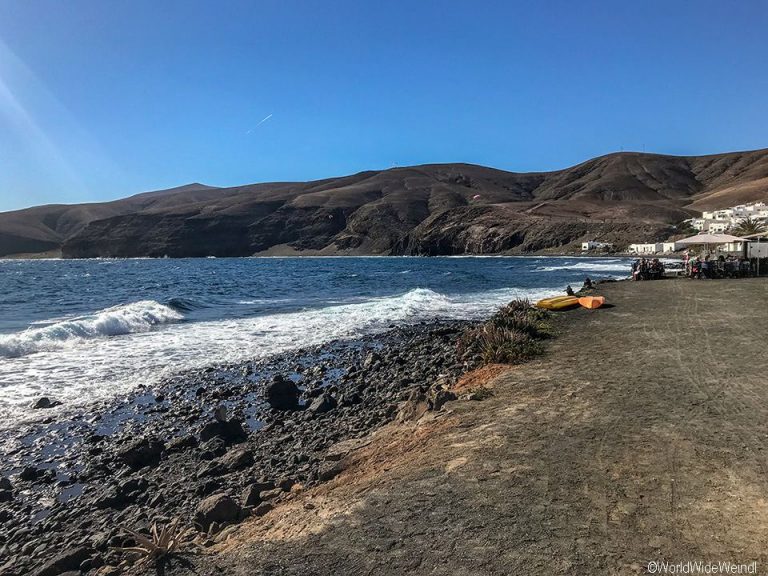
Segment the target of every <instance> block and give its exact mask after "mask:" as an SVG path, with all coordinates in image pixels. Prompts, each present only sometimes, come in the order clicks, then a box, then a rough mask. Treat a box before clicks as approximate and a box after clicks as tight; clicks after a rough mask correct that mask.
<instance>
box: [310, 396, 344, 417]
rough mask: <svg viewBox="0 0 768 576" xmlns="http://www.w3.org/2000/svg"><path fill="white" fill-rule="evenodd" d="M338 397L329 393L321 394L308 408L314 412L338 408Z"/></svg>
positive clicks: (318, 412) (319, 412)
mask: <svg viewBox="0 0 768 576" xmlns="http://www.w3.org/2000/svg"><path fill="white" fill-rule="evenodd" d="M336 405H337V402H336V399H335V398H334V397H333V396H331V395H330V394H328V393H325V394H321V395H320V396H318V397H317V398H315V399H314V400H313V401H312V404H310V405H309V408H307V410H308V411H309V412H312V413H313V414H323V413H325V412H330V411H331V410H333V409H334V408H336Z"/></svg>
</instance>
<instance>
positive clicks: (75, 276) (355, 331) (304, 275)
mask: <svg viewBox="0 0 768 576" xmlns="http://www.w3.org/2000/svg"><path fill="white" fill-rule="evenodd" d="M628 274H629V260H628V259H621V258H613V259H597V258H560V257H546V258H545V257H541V258H539V257H531V258H528V257H526V258H513V257H509V258H507V257H488V258H471V257H468V258H244V259H189V260H140V259H139V260H82V261H72V260H70V261H66V260H65V261H57V260H41V261H33V260H0V428H3V427H8V426H12V425H13V424H14V423H16V422H18V421H21V420H29V419H34V418H35V417H38V418H39V417H41V416H42V412H45V411H32V410H30V409H29V405H30V403H31V402H32V401H33V400H34V399H35V398H38V397H40V396H43V395H46V396H51V397H53V398H55V399H57V400H60V401H62V402H63V405H64V406H63V408H62V409H66V408H67V407H73V406H81V405H83V404H86V403H89V402H92V401H94V400H101V399H105V398H109V397H112V396H115V395H118V394H122V393H125V392H129V391H130V390H131V389H133V388H134V387H136V386H137V385H139V384H148V385H151V384H153V383H155V382H157V381H158V380H159V379H161V378H162V377H163V376H166V375H170V374H173V373H175V372H179V371H181V370H185V369H189V368H198V367H203V366H206V365H210V364H219V363H227V362H237V361H241V360H247V359H253V358H260V357H265V356H268V355H271V354H275V353H278V352H281V351H285V350H290V349H296V348H300V347H304V346H309V345H316V344H321V343H324V342H327V341H330V340H334V339H339V338H354V337H357V336H362V335H366V334H373V333H376V332H382V331H385V330H387V329H388V328H389V327H390V326H391V325H393V324H395V325H402V324H408V323H416V322H419V321H422V320H430V319H436V318H452V319H473V318H482V317H484V316H486V315H488V314H490V313H491V312H493V310H494V309H495V308H497V307H498V306H500V305H502V304H504V303H506V302H508V301H509V300H511V299H513V298H516V297H527V298H530V299H537V298H540V297H544V296H549V295H554V294H558V293H562V292H563V290H564V289H565V286H566V285H567V284H569V283H570V284H573V286H574V288H578V287H579V286H580V285H581V282H582V281H583V280H584V277H585V276H590V277H591V278H593V279H597V278H622V277H626V276H627V275H628ZM46 415H47V414H46Z"/></svg>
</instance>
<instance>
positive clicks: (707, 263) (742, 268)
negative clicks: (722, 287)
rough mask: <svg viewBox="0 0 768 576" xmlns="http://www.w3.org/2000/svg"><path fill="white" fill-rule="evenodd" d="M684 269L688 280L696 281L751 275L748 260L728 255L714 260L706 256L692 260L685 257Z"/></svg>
mask: <svg viewBox="0 0 768 576" xmlns="http://www.w3.org/2000/svg"><path fill="white" fill-rule="evenodd" d="M685 269H686V274H687V275H688V276H689V277H690V278H697V279H712V278H741V277H743V276H751V274H752V266H751V264H750V262H749V260H746V259H745V258H737V257H735V256H732V255H730V254H729V255H728V256H723V255H722V254H721V255H720V256H718V257H717V258H716V259H712V258H710V256H709V254H707V255H706V256H704V258H701V257H696V258H695V259H694V260H690V259H689V258H688V256H687V255H686V259H685Z"/></svg>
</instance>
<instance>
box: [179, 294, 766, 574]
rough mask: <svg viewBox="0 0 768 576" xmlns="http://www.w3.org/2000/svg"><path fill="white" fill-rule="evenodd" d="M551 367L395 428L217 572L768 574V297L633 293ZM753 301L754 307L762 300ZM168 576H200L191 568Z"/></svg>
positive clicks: (576, 326)
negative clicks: (750, 566) (687, 565)
mask: <svg viewBox="0 0 768 576" xmlns="http://www.w3.org/2000/svg"><path fill="white" fill-rule="evenodd" d="M604 293H605V295H606V296H607V297H608V298H609V301H610V302H612V303H613V304H615V306H614V307H613V308H609V309H603V310H598V311H594V312H588V311H586V310H580V311H575V312H570V313H568V317H567V318H565V319H564V320H565V321H564V322H563V323H562V334H561V335H560V337H559V338H558V339H557V340H556V341H555V342H554V344H553V345H552V346H551V348H550V351H549V354H548V355H547V357H545V358H544V359H542V360H541V361H537V362H535V363H532V364H529V365H526V366H521V367H517V368H513V369H511V370H509V371H507V372H505V373H503V374H502V375H500V376H498V377H497V378H496V379H495V380H494V381H493V382H492V387H493V389H494V395H493V397H491V398H489V399H486V400H483V401H480V402H474V401H458V402H454V403H451V404H450V405H449V406H450V409H449V412H448V413H441V414H439V415H438V416H437V417H434V418H427V419H424V420H422V421H421V422H420V423H419V425H411V426H404V427H400V428H394V427H390V428H388V429H385V430H384V431H382V432H381V433H379V434H378V435H377V438H376V439H374V441H373V443H372V444H370V445H369V446H367V447H365V448H363V449H361V450H359V451H358V452H357V453H356V456H355V458H356V461H355V462H354V463H353V464H352V466H351V467H350V468H349V469H348V470H347V471H346V472H345V473H344V474H343V475H342V476H340V477H339V478H337V479H336V480H334V481H332V482H331V483H329V484H328V485H325V486H323V487H321V488H320V489H318V490H315V491H312V492H307V493H305V494H301V495H300V496H299V497H297V498H296V499H295V500H294V501H292V502H290V503H288V504H286V505H284V506H281V507H279V508H277V509H276V510H274V511H273V512H271V513H270V514H268V515H267V516H265V517H264V518H260V519H258V520H254V521H252V522H249V523H248V524H246V525H245V526H243V527H242V528H241V529H240V530H239V531H238V532H237V533H236V535H235V537H234V538H233V539H232V540H230V541H229V542H227V543H226V544H225V545H223V546H222V547H221V548H220V549H219V551H218V554H216V555H215V556H212V557H204V558H197V559H195V560H194V564H195V565H196V568H195V571H196V572H197V573H200V574H236V575H243V576H244V575H246V574H247V575H252V574H296V575H306V574H329V575H330V574H336V575H340V574H397V575H400V574H446V575H448V574H451V575H453V574H476V575H486V574H542V575H550V574H585V575H587V574H589V575H595V574H633V573H644V572H645V564H646V563H647V562H649V561H652V560H662V559H666V560H670V561H678V560H732V561H737V562H751V561H753V560H756V561H757V563H758V570H757V573H758V574H760V573H768V552H767V551H768V546H767V545H768V503H767V502H766V496H768V475H767V474H766V472H768V452H767V450H768V350H767V349H766V346H768V342H767V341H766V334H768V282H765V281H760V280H743V281H723V282H693V281H665V282H646V283H634V284H632V283H621V284H616V285H610V286H608V287H606V288H605V290H604ZM750 303H751V304H750ZM170 573H174V574H175V573H178V574H187V573H191V568H189V567H187V568H183V567H181V566H177V567H176V568H173V569H171V571H170Z"/></svg>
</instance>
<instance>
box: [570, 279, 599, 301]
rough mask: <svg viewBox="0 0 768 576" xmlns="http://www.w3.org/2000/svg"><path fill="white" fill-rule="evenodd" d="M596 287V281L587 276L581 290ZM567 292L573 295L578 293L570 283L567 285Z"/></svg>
mask: <svg viewBox="0 0 768 576" xmlns="http://www.w3.org/2000/svg"><path fill="white" fill-rule="evenodd" d="M594 287H595V283H594V282H592V279H591V278H590V277H589V276H587V277H586V278H584V284H583V285H582V286H581V289H580V290H579V292H582V291H584V290H592V288H594ZM565 293H566V294H567V295H568V296H573V295H575V294H576V293H575V292H574V291H573V288H571V285H570V284H568V286H566V287H565Z"/></svg>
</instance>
